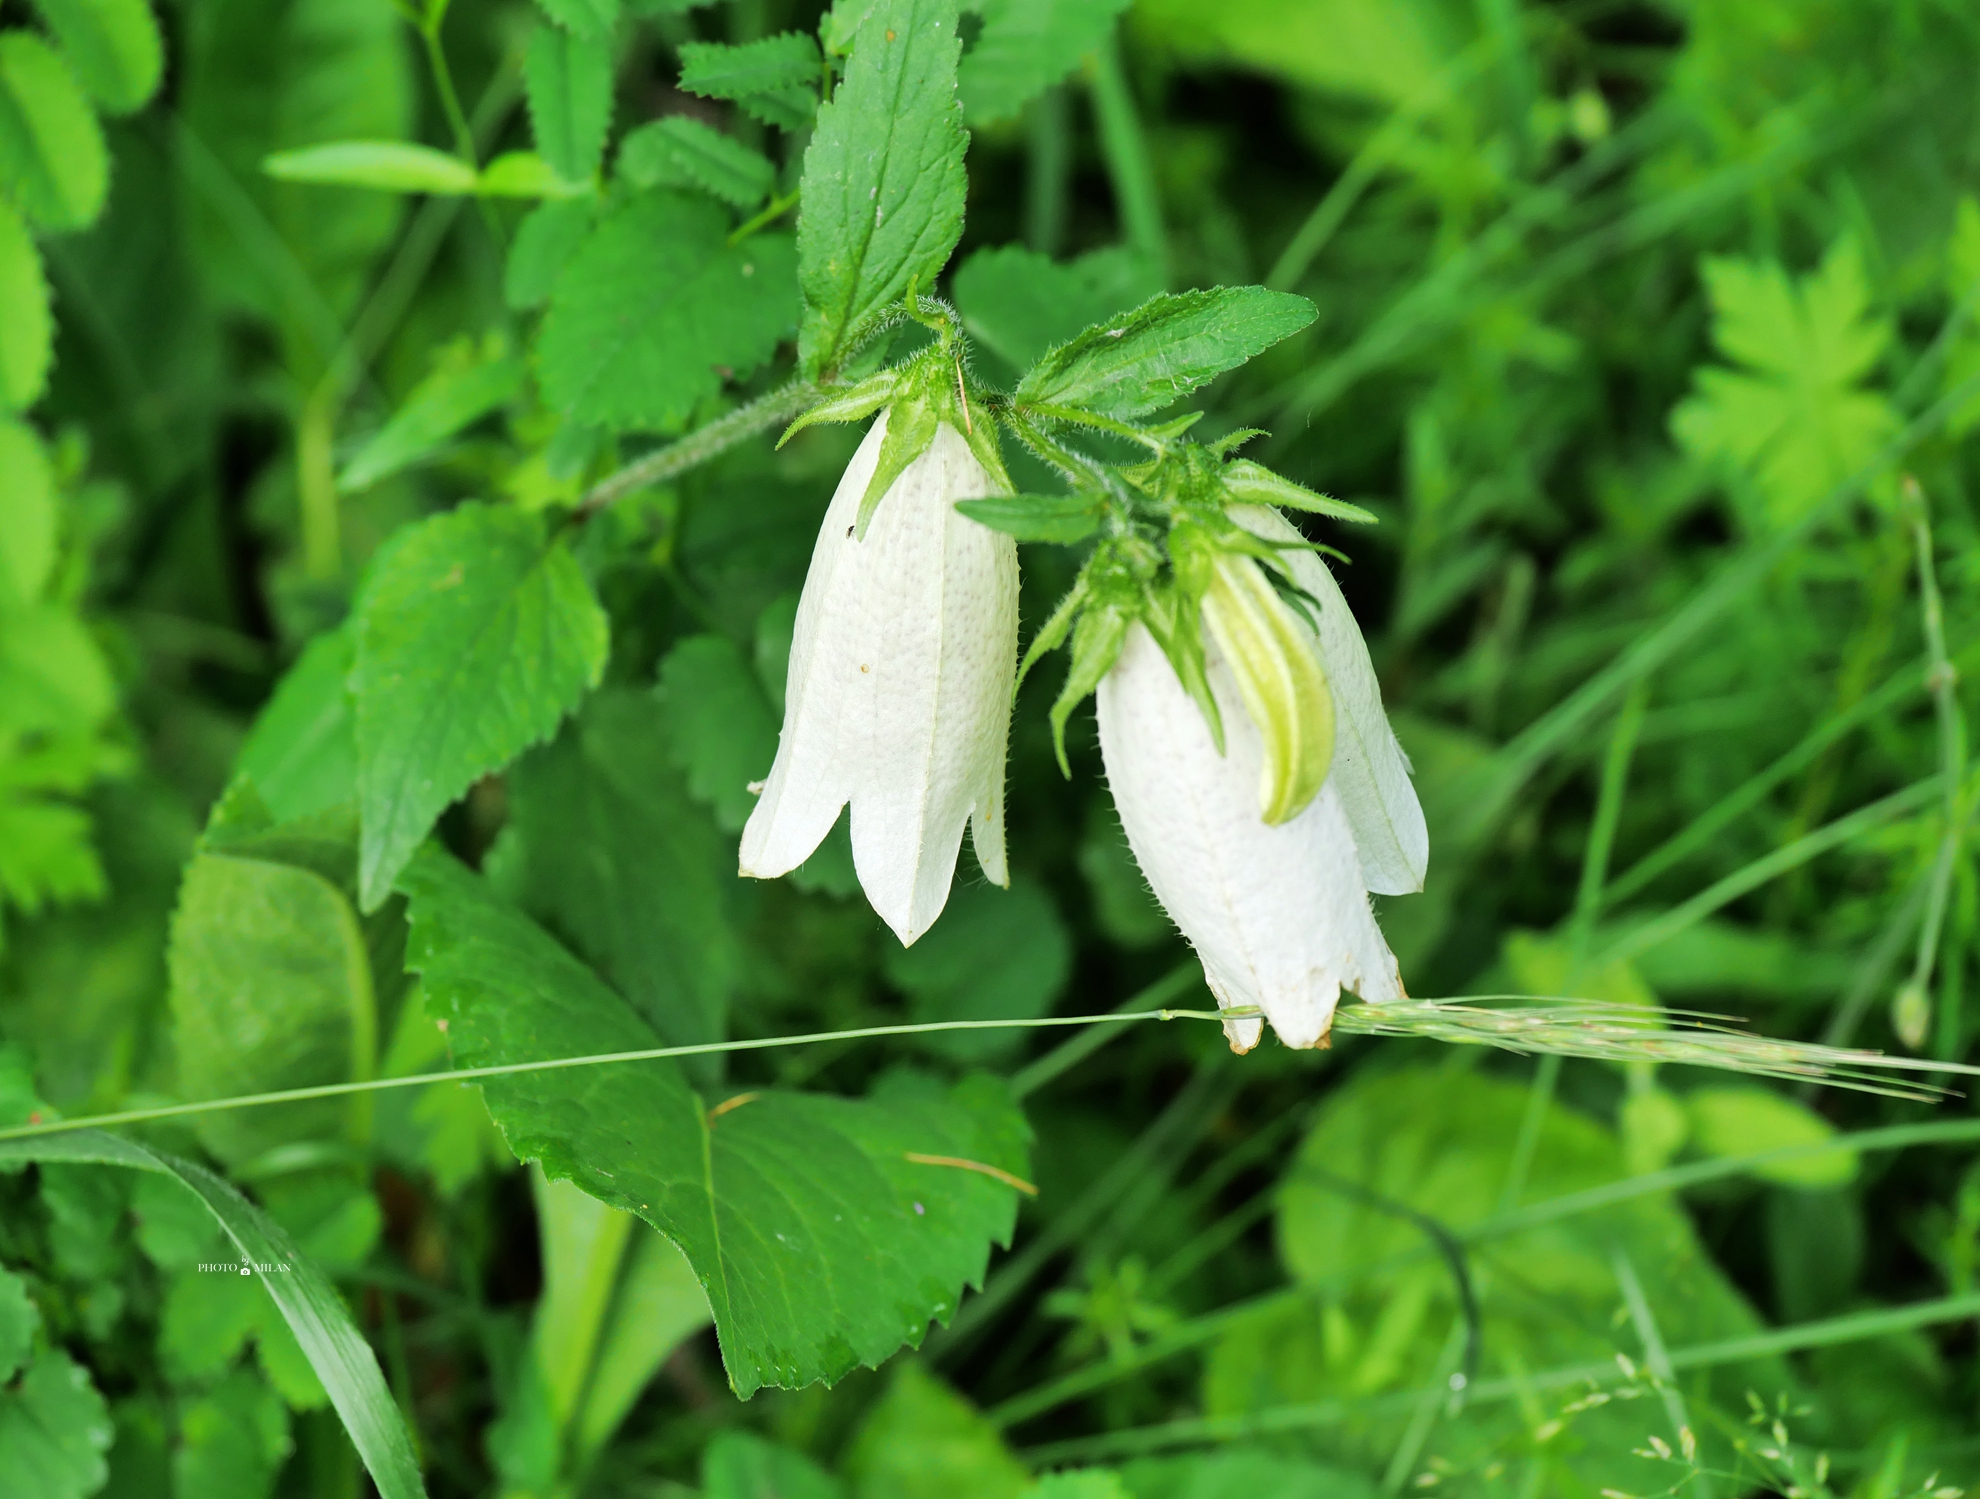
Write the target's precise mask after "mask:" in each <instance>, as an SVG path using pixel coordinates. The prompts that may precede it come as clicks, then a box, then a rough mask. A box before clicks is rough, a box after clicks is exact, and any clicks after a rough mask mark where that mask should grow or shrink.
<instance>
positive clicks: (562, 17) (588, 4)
mask: <svg viewBox="0 0 1980 1499" xmlns="http://www.w3.org/2000/svg"><path fill="white" fill-rule="evenodd" d="M537 4H538V5H540V6H542V8H543V13H544V14H545V15H546V16H548V17H549V18H550V19H551V20H553V21H555V22H556V23H557V24H558V25H559V26H561V27H563V28H564V29H565V30H566V31H570V32H574V33H576V34H577V35H578V36H598V35H601V34H609V33H610V32H611V30H612V28H613V27H614V26H616V25H617V24H618V22H619V0H537Z"/></svg>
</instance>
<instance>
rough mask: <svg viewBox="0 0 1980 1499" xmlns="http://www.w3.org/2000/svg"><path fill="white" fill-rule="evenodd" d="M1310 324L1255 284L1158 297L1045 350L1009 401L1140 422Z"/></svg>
mask: <svg viewBox="0 0 1980 1499" xmlns="http://www.w3.org/2000/svg"><path fill="white" fill-rule="evenodd" d="M1313 318H1314V308H1313V304H1312V303H1311V302H1309V301H1307V300H1306V298H1304V297H1296V296H1293V295H1292V294H1291V293H1289V292H1278V291H1268V290H1267V289H1266V288H1265V287H1262V286H1219V287H1214V288H1212V289H1210V290H1209V291H1188V292H1180V293H1176V294H1174V295H1170V294H1164V295H1162V296H1159V297H1155V298H1152V299H1151V300H1149V301H1147V302H1144V303H1143V304H1142V305H1141V306H1140V307H1138V308H1136V309H1135V310H1134V311H1133V312H1131V313H1129V314H1127V315H1126V316H1125V317H1121V318H1118V319H1115V320H1112V321H1110V322H1104V323H1098V324H1095V325H1094V326H1093V327H1091V328H1088V329H1087V330H1086V331H1085V332H1084V333H1082V334H1080V335H1079V336H1078V337H1077V338H1075V339H1073V340H1071V341H1070V342H1068V343H1065V344H1061V345H1060V346H1059V347H1058V348H1056V349H1053V350H1052V351H1051V352H1050V353H1048V354H1046V355H1045V356H1044V358H1042V359H1040V360H1039V361H1038V363H1037V364H1035V365H1034V366H1032V368H1031V370H1030V371H1029V372H1028V373H1027V374H1026V375H1025V377H1024V379H1022V380H1021V381H1019V382H1018V388H1017V391H1016V393H1015V396H1014V399H1015V400H1016V401H1018V402H1019V403H1020V404H1022V405H1027V406H1061V407H1076V408H1081V409H1085V410H1089V411H1096V412H1099V413H1100V414H1102V415H1104V416H1112V417H1136V416H1145V415H1147V414H1148V413H1149V412H1151V411H1159V410H1161V409H1162V407H1164V406H1167V405H1170V404H1171V403H1173V402H1175V401H1179V400H1181V399H1182V398H1183V397H1184V396H1186V395H1188V394H1189V393H1190V392H1191V391H1194V390H1196V389H1198V388H1199V387H1201V386H1203V385H1207V384H1208V383H1209V382H1210V381H1212V380H1214V379H1216V377H1217V376H1219V375H1221V374H1222V373H1223V372H1224V371H1225V370H1228V369H1235V368H1236V367H1237V366H1238V365H1240V364H1243V363H1244V362H1245V360H1247V359H1249V358H1251V357H1252V356H1253V355H1254V354H1257V353H1259V352H1260V351H1261V350H1264V349H1268V348H1270V347H1271V346H1272V345H1273V344H1275V343H1277V342H1278V341H1279V340H1280V339H1282V338H1288V337H1290V336H1291V335H1293V334H1295V333H1297V332H1299V330H1300V329H1302V328H1304V327H1305V326H1306V325H1307V324H1308V323H1311V322H1312V321H1313Z"/></svg>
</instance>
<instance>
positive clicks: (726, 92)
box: [681, 31, 823, 130]
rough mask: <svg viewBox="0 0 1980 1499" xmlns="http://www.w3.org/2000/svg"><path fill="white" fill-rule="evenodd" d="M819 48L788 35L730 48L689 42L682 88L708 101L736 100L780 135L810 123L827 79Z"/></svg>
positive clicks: (805, 38) (796, 34) (799, 36)
mask: <svg viewBox="0 0 1980 1499" xmlns="http://www.w3.org/2000/svg"><path fill="white" fill-rule="evenodd" d="M822 70H823V59H822V58H821V57H820V55H819V52H818V43H817V42H816V41H815V40H813V39H812V38H811V37H810V36H808V35H806V34H805V33H803V32H797V31H787V32H783V33H780V34H779V35H777V36H766V37H762V38H759V39H758V40H756V41H753V42H744V43H742V44H741V45H739V46H731V45H729V44H727V43H725V42H687V43H684V44H683V45H682V47H681V88H682V90H683V91H684V92H686V93H690V94H700V95H701V96H702V97H703V98H707V99H733V100H735V101H736V103H738V104H739V105H741V106H742V108H743V109H744V110H745V111H746V112H747V113H748V114H750V115H751V116H753V117H754V118H756V119H759V120H761V121H763V123H764V124H766V125H775V126H776V127H777V128H778V129H780V130H796V129H798V128H800V127H801V126H804V125H808V124H810V123H811V120H812V117H813V116H814V115H815V114H817V112H818V84H819V80H820V79H821V77H822V76H823V71H822Z"/></svg>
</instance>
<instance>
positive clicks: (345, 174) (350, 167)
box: [262, 141, 476, 195]
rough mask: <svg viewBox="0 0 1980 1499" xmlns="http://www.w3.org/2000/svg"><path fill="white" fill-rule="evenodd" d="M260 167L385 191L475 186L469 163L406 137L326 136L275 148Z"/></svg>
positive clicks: (290, 177)
mask: <svg viewBox="0 0 1980 1499" xmlns="http://www.w3.org/2000/svg"><path fill="white" fill-rule="evenodd" d="M262 170H263V171H265V172H267V173H268V175H269V176H271V177H273V178H276V179H277V180H278V181H282V182H316V183H326V184H331V185H334V186H337V187H370V188H376V189H377V190H378V191H380V192H385V193H439V194H443V195H459V194H461V193H471V192H473V191H474V189H475V181H476V178H475V172H474V168H473V167H471V166H469V165H468V164H467V163H466V162H464V161H462V160H461V159H460V158H459V157H458V156H449V155H448V154H447V153H446V152H444V151H436V150H434V149H433V148H432V147H431V146H421V145H417V144H415V143H414V142H411V141H330V142H328V143H326V144H324V145H321V146H304V147H303V148H302V149H301V150H299V151H278V152H276V153H275V154H274V155H273V156H271V157H269V158H268V159H267V160H266V161H265V162H263V163H262Z"/></svg>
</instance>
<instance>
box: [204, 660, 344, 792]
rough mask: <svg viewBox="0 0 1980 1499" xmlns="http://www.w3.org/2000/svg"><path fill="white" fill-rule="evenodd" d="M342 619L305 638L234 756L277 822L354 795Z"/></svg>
mask: <svg viewBox="0 0 1980 1499" xmlns="http://www.w3.org/2000/svg"><path fill="white" fill-rule="evenodd" d="M353 635H354V632H353V631H352V630H351V628H350V627H349V626H348V625H344V626H340V627H339V628H337V629H335V630H331V631H328V632H327V633H325V634H322V635H319V636H317V637H316V639H314V640H312V641H311V642H310V643H309V644H308V645H307V646H306V647H304V649H303V653H302V655H300V656H299V657H297V658H296V662H295V664H294V665H293V666H291V667H290V668H289V669H288V671H286V672H284V673H283V675H282V680H281V681H280V682H278V683H276V684H275V692H274V695H273V696H272V697H270V698H269V700H268V702H267V703H266V705H264V706H263V708H262V710H261V712H260V714H259V716H257V717H256V719H255V721H254V726H253V727H252V728H251V729H249V730H248V737H247V743H245V744H243V745H242V746H241V753H240V755H239V757H238V758H237V759H236V760H235V762H234V769H235V771H236V773H237V774H239V775H242V776H245V777H247V778H248V779H249V780H250V781H252V782H253V783H254V789H255V791H256V792H257V793H258V794H259V795H260V797H261V799H262V802H263V804H264V805H265V806H266V807H267V808H268V811H269V813H270V814H271V815H272V816H273V817H274V819H275V820H276V821H277V822H293V821H295V820H297V819H298V818H302V817H308V816H310V815H312V814H313V813H317V812H325V811H328V810H329V809H330V808H332V807H337V806H342V805H343V804H344V803H346V802H349V801H353V800H354V799H355V798H356V796H357V740H356V738H355V734H354V729H353V721H352V712H351V695H350V689H349V687H348V685H347V682H348V679H349V677H350V674H351V663H352V660H353V655H354V652H355V646H354V644H353Z"/></svg>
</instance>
